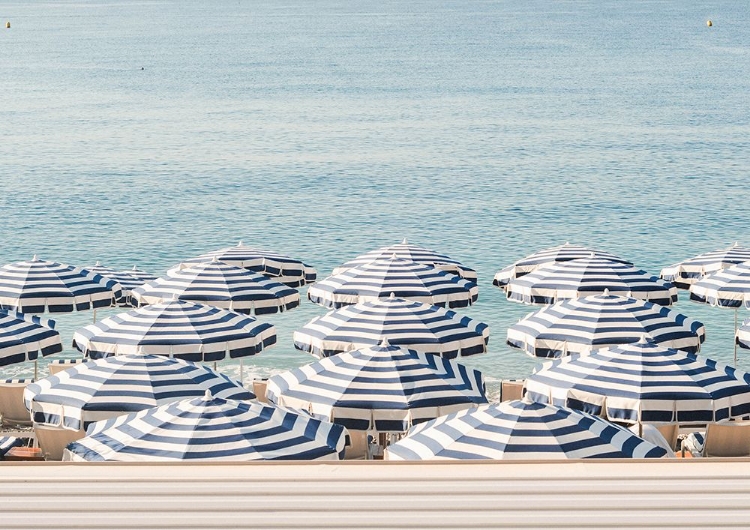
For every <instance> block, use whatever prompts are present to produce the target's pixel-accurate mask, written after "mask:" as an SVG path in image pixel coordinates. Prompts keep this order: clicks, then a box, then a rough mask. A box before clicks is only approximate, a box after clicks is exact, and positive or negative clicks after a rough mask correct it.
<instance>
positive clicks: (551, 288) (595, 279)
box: [505, 257, 677, 306]
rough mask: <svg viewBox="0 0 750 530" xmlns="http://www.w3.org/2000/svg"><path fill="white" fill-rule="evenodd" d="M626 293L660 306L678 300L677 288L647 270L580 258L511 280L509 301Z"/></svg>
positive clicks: (550, 301)
mask: <svg viewBox="0 0 750 530" xmlns="http://www.w3.org/2000/svg"><path fill="white" fill-rule="evenodd" d="M605 289H607V290H608V291H609V293H610V294H616V295H620V296H629V297H631V298H637V299H638V300H647V301H649V302H653V303H654V304H659V305H666V306H669V305H672V304H673V303H674V302H677V288H676V287H675V286H674V285H672V284H671V283H668V282H665V281H664V280H660V279H659V278H657V277H656V276H653V275H652V274H649V273H648V272H646V271H644V270H640V269H636V268H635V267H633V266H631V265H628V264H626V263H621V262H618V261H612V260H609V259H604V258H595V257H589V258H579V259H574V260H570V261H564V262H560V263H552V264H549V265H545V266H544V267H540V268H539V269H537V270H535V271H534V272H531V273H529V274H526V275H524V276H523V277H521V278H516V279H513V280H510V282H509V283H508V285H507V287H506V291H505V292H506V293H507V296H508V300H513V301H515V302H523V303H525V304H554V303H555V302H558V301H560V300H567V299H570V298H580V297H582V296H588V295H591V294H599V293H603V292H604V290H605Z"/></svg>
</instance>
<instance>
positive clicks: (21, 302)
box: [0, 256, 122, 313]
mask: <svg viewBox="0 0 750 530" xmlns="http://www.w3.org/2000/svg"><path fill="white" fill-rule="evenodd" d="M121 296H122V288H121V287H120V285H119V284H118V283H117V282H115V281H113V280H109V279H107V278H104V277H102V276H100V275H98V274H94V273H92V272H90V271H88V270H85V269H81V268H79V267H71V266H70V265H63V264H61V263H56V262H54V261H43V260H40V259H37V257H36V256H34V258H33V259H32V260H31V261H19V262H16V263H9V264H7V265H3V266H2V267H0V307H2V308H3V309H14V310H16V311H20V312H22V313H44V312H45V311H49V312H50V313H70V312H72V311H83V310H87V309H96V308H99V307H112V306H114V305H115V301H116V300H117V299H119V298H120V297H121Z"/></svg>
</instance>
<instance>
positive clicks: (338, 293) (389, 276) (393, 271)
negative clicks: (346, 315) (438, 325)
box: [307, 257, 479, 309]
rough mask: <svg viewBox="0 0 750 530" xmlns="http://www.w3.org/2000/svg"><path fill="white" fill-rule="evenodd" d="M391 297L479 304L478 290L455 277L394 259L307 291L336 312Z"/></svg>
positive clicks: (330, 279)
mask: <svg viewBox="0 0 750 530" xmlns="http://www.w3.org/2000/svg"><path fill="white" fill-rule="evenodd" d="M391 294H394V295H395V296H397V297H399V298H407V299H409V300H416V301H417V302H425V303H428V304H432V305H437V306H448V307H466V306H470V305H471V304H473V303H474V302H476V300H477V297H478V295H479V289H478V288H477V284H475V283H474V282H470V281H468V280H464V279H463V278H460V277H459V276H456V275H455V274H450V273H447V272H444V271H441V270H439V269H436V268H435V267H431V266H430V265H422V264H420V263H415V262H413V261H409V260H404V259H399V258H395V257H392V258H391V259H387V260H378V261H373V262H370V263H365V264H364V265H359V266H357V267H353V268H351V269H348V270H347V271H345V272H342V273H341V274H335V275H333V276H329V277H328V278H326V279H325V280H322V281H320V282H318V283H316V284H315V285H313V286H312V287H310V289H309V290H308V291H307V297H308V298H309V299H310V300H311V301H312V302H314V303H316V304H319V305H322V306H324V307H329V308H334V309H337V308H339V307H343V306H345V305H351V304H356V303H358V302H367V301H369V300H377V299H379V298H387V297H388V296H390V295H391Z"/></svg>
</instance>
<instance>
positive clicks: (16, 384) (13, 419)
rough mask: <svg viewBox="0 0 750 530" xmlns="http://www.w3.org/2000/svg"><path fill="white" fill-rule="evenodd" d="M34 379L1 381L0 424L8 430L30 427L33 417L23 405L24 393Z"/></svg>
mask: <svg viewBox="0 0 750 530" xmlns="http://www.w3.org/2000/svg"><path fill="white" fill-rule="evenodd" d="M33 382H34V380H33V379H6V380H5V381H0V424H2V426H3V427H6V428H17V427H30V426H31V415H30V414H29V411H28V410H26V407H25V406H24V404H23V391H24V390H25V389H26V385H28V384H29V383H33Z"/></svg>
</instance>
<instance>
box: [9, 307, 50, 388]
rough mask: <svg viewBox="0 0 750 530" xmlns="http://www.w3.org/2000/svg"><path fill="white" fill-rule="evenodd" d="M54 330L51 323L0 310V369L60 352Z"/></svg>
mask: <svg viewBox="0 0 750 530" xmlns="http://www.w3.org/2000/svg"><path fill="white" fill-rule="evenodd" d="M54 327H55V322H54V321H53V320H48V319H41V318H39V317H34V316H30V315H24V314H22V313H17V312H15V311H6V310H2V309H0V366H7V365H9V364H15V363H21V362H25V361H36V360H37V359H38V357H39V356H40V355H41V356H43V357H44V356H47V355H52V354H53V353H58V352H61V351H62V349H63V348H62V342H61V341H60V334H59V333H58V332H57V331H55V330H54ZM34 371H35V372H36V365H35V366H34ZM34 377H35V378H36V377H37V374H36V373H35V374H34Z"/></svg>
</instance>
